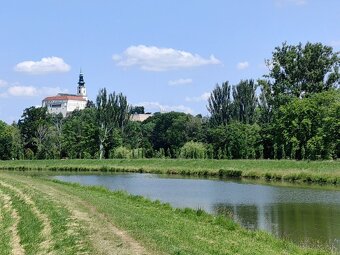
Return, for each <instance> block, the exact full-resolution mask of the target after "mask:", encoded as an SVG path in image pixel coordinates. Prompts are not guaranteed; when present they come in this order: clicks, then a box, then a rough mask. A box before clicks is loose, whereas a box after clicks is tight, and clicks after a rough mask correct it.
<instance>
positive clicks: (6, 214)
mask: <svg viewBox="0 0 340 255" xmlns="http://www.w3.org/2000/svg"><path fill="white" fill-rule="evenodd" d="M0 191H1V192H0V198H1V199H0V207H1V210H0V212H1V218H2V219H3V222H4V223H5V224H1V226H0V233H1V235H0V236H1V238H0V251H1V252H0V254H10V252H11V251H13V249H15V250H14V251H15V252H14V253H15V254H23V252H25V253H26V254H37V253H41V254H47V253H54V254H76V253H85V254H108V253H109V252H111V253H113V254H193V255H194V254H329V253H330V251H328V250H324V249H322V248H307V247H299V246H297V245H295V244H293V243H291V242H288V241H284V240H280V239H277V238H275V237H273V236H272V235H270V234H267V233H265V232H261V231H249V230H246V229H244V228H242V227H240V226H239V225H238V224H236V223H234V222H233V221H232V220H231V219H229V218H227V217H222V216H213V215H209V214H207V213H205V212H204V211H202V210H199V209H198V210H191V209H183V210H181V209H174V208H172V207H170V206H169V205H168V204H162V203H160V202H157V201H155V202H151V201H150V200H148V199H145V198H143V197H140V196H132V195H128V194H127V193H124V192H111V191H109V190H107V189H104V188H100V187H85V186H80V185H77V184H66V183H62V182H58V181H52V180H47V179H44V178H41V177H29V176H25V175H22V174H21V175H17V174H15V173H4V172H1V173H0ZM11 216H12V217H11ZM13 216H14V217H13ZM27 229H30V231H29V232H30V233H27ZM18 251H19V253H18ZM20 252H21V253H20Z"/></svg>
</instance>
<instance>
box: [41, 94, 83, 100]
mask: <svg viewBox="0 0 340 255" xmlns="http://www.w3.org/2000/svg"><path fill="white" fill-rule="evenodd" d="M52 100H76V101H86V99H85V98H83V97H82V96H76V95H74V96H66V95H63V96H52V97H46V98H45V99H44V100H43V101H52Z"/></svg>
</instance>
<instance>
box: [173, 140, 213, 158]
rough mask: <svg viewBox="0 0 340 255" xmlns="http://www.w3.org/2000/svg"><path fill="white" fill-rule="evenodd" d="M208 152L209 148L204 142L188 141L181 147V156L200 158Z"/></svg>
mask: <svg viewBox="0 0 340 255" xmlns="http://www.w3.org/2000/svg"><path fill="white" fill-rule="evenodd" d="M206 153H207V149H206V147H205V145H204V144H203V143H199V142H193V141H191V142H187V143H186V144H184V145H183V147H182V148H181V154H180V157H181V158H192V159H199V158H205V156H206Z"/></svg>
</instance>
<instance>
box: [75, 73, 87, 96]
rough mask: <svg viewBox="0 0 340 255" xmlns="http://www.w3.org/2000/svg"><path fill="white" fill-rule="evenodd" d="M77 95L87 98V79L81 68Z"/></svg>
mask: <svg viewBox="0 0 340 255" xmlns="http://www.w3.org/2000/svg"><path fill="white" fill-rule="evenodd" d="M77 95H78V96H82V97H84V98H86V99H87V97H86V88H85V81H84V74H83V72H82V71H81V70H80V74H79V81H78V90H77Z"/></svg>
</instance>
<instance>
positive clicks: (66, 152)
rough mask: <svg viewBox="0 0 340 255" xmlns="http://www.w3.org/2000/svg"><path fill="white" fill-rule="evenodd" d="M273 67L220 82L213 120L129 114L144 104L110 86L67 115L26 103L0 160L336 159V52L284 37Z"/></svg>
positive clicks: (3, 135) (339, 119)
mask: <svg viewBox="0 0 340 255" xmlns="http://www.w3.org/2000/svg"><path fill="white" fill-rule="evenodd" d="M266 65H267V67H268V69H269V72H268V74H265V75H264V76H263V77H261V78H260V79H258V80H254V79H249V80H241V81H240V82H239V83H238V84H235V85H231V84H229V82H228V81H226V82H223V83H222V84H216V86H215V88H214V89H213V90H212V92H211V94H210V97H209V99H208V104H207V109H208V111H209V113H210V115H209V116H208V117H202V116H201V115H196V116H193V115H190V114H185V113H180V112H168V113H155V114H154V115H153V116H152V117H150V118H148V119H147V120H145V121H143V122H136V121H131V120H130V115H131V113H143V112H144V109H143V107H131V106H130V105H129V104H128V102H127V99H126V97H125V96H124V95H122V94H121V93H120V94H116V93H115V92H113V93H108V92H107V91H106V89H101V90H100V91H99V93H98V95H97V98H96V101H95V103H92V102H90V103H88V106H87V107H86V108H85V109H84V110H80V111H74V112H73V113H72V114H70V115H69V116H67V117H66V118H63V117H62V115H51V114H48V113H47V109H46V108H42V107H38V108H37V107H29V108H27V109H25V110H24V112H23V115H22V117H21V119H20V120H19V121H18V122H17V123H13V124H12V125H7V124H6V123H4V122H2V121H0V159H57V158H100V159H101V158H152V157H157V158H210V159H262V158H264V159H298V160H301V159H311V160H316V159H337V158H339V157H340V131H339V130H340V88H339V82H340V74H339V66H340V58H339V52H334V51H333V49H332V47H329V46H325V45H322V44H321V43H307V44H305V45H303V44H301V43H300V44H298V45H288V44H287V43H283V44H282V45H281V46H279V47H276V48H275V50H274V51H273V54H272V58H271V59H268V60H266Z"/></svg>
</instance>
